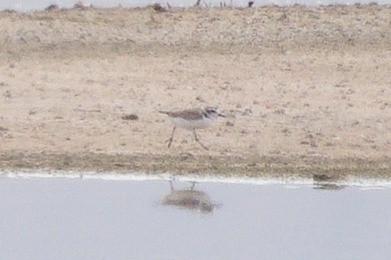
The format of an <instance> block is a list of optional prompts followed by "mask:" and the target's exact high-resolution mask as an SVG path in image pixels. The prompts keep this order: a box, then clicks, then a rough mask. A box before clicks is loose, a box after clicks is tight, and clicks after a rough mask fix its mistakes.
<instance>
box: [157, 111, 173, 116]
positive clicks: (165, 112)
mask: <svg viewBox="0 0 391 260" xmlns="http://www.w3.org/2000/svg"><path fill="white" fill-rule="evenodd" d="M157 112H159V113H162V114H165V115H168V114H169V113H170V112H168V111H162V110H158V111H157Z"/></svg>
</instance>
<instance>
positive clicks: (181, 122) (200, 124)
mask: <svg viewBox="0 0 391 260" xmlns="http://www.w3.org/2000/svg"><path fill="white" fill-rule="evenodd" d="M171 120H172V121H173V123H174V124H175V125H176V126H178V127H181V128H185V129H188V130H192V129H194V128H195V129H198V128H206V127H209V126H210V125H211V124H212V123H213V120H212V119H210V118H204V119H202V120H191V121H188V120H185V119H182V118H180V117H174V118H171Z"/></svg>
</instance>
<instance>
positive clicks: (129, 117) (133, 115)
mask: <svg viewBox="0 0 391 260" xmlns="http://www.w3.org/2000/svg"><path fill="white" fill-rule="evenodd" d="M121 118H122V119H123V120H133V121H134V120H138V115H135V114H129V115H124V116H122V117H121Z"/></svg>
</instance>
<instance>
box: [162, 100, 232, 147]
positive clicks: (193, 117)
mask: <svg viewBox="0 0 391 260" xmlns="http://www.w3.org/2000/svg"><path fill="white" fill-rule="evenodd" d="M159 112H160V113H163V114H166V115H168V116H169V117H170V119H171V120H172V122H173V123H174V128H173V129H172V133H171V137H170V138H169V139H168V140H167V142H168V147H169V148H170V146H171V143H172V141H173V139H174V132H175V129H176V128H177V127H180V128H184V129H187V130H191V131H193V134H194V139H195V141H196V142H197V143H199V144H200V145H201V146H202V148H204V149H206V150H208V147H206V146H205V145H204V144H202V143H201V141H200V140H199V138H198V136H197V133H196V129H201V128H206V127H209V126H211V125H212V123H213V121H214V120H216V119H217V118H218V117H219V116H221V117H225V115H223V114H221V113H219V112H218V110H217V108H216V107H205V108H195V109H186V110H182V111H175V112H168V111H159Z"/></svg>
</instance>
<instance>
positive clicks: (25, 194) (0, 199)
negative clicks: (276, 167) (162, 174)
mask: <svg viewBox="0 0 391 260" xmlns="http://www.w3.org/2000/svg"><path fill="white" fill-rule="evenodd" d="M173 185H174V186H173V189H174V190H172V189H171V187H170V183H169V182H168V181H165V180H150V181H129V180H127V181H112V180H98V179H62V178H53V179H48V178H32V179H31V178H28V179H21V178H6V177H3V178H0V191H1V196H0V209H1V211H0V231H1V236H0V259H261V258H262V259H390V257H391V236H390V234H391V209H390V207H389V205H388V202H389V201H391V189H369V190H363V189H362V188H359V187H349V186H346V187H343V186H337V189H333V187H331V189H326V190H325V189H314V187H312V186H310V185H294V186H292V185H290V184H288V185H281V184H274V185H273V184H268V185H251V184H234V183H232V184H224V183H210V182H203V183H196V184H195V185H194V188H193V191H199V192H203V193H205V194H206V195H207V198H209V199H210V203H211V205H212V207H211V209H212V210H202V208H200V207H198V208H197V207H194V206H193V207H186V206H183V205H182V207H178V206H175V205H163V204H162V201H164V199H165V198H167V195H170V194H172V192H177V191H189V190H191V186H192V184H191V183H189V182H178V181H174V182H173ZM325 187H326V188H327V186H325ZM203 198H205V197H203ZM193 199H194V198H193Z"/></svg>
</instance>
